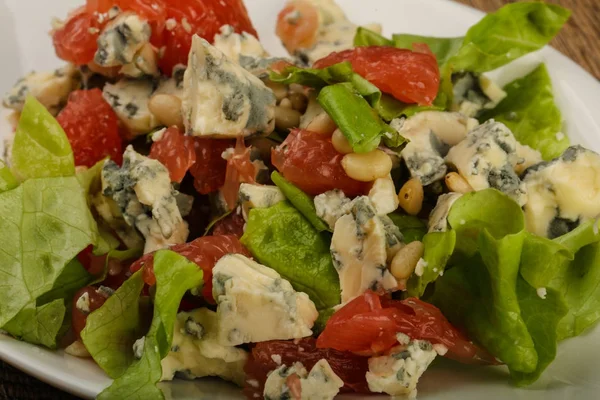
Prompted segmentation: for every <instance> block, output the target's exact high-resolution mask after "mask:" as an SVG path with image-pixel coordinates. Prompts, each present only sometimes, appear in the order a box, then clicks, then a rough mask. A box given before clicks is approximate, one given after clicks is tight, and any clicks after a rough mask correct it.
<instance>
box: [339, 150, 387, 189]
mask: <svg viewBox="0 0 600 400" xmlns="http://www.w3.org/2000/svg"><path fill="white" fill-rule="evenodd" d="M342 168H344V171H345V172H346V174H347V175H348V176H349V177H350V178H352V179H355V180H357V181H360V182H372V181H374V180H375V179H377V178H383V177H384V176H387V175H388V174H389V173H390V171H391V170H392V159H391V158H390V156H388V155H387V154H385V153H384V152H383V151H381V150H377V149H375V150H373V151H370V152H368V153H350V154H346V155H345V156H344V158H342Z"/></svg>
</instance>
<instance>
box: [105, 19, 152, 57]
mask: <svg viewBox="0 0 600 400" xmlns="http://www.w3.org/2000/svg"><path fill="white" fill-rule="evenodd" d="M150 35H152V29H151V28H150V24H148V22H147V21H144V20H142V19H141V18H140V17H139V16H137V15H136V14H135V13H132V12H125V13H122V14H120V15H119V16H118V17H116V18H115V19H114V20H112V21H111V22H109V23H108V25H106V27H105V28H104V30H103V31H102V33H101V34H100V36H99V37H98V50H97V51H96V54H95V55H94V62H95V63H96V64H98V65H100V66H102V67H116V66H120V65H126V64H129V63H131V62H133V61H134V58H135V56H136V54H137V52H138V50H140V49H141V48H142V47H144V45H145V44H146V43H148V42H149V41H150Z"/></svg>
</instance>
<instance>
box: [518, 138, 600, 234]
mask: <svg viewBox="0 0 600 400" xmlns="http://www.w3.org/2000/svg"><path fill="white" fill-rule="evenodd" d="M523 184H524V185H525V187H526V188H527V197H528V199H527V203H526V204H525V206H524V211H525V224H526V227H527V230H528V231H529V232H532V233H535V234H536V235H539V236H544V237H548V238H550V239H553V238H555V237H558V236H561V235H564V234H565V233H568V232H570V231H571V230H573V229H575V228H576V227H577V226H579V224H581V223H582V222H584V221H587V220H590V219H593V218H597V217H598V216H600V156H599V155H598V154H596V153H594V152H593V151H591V150H587V149H584V148H583V147H581V146H573V147H569V148H568V149H567V150H565V152H564V153H563V154H562V155H561V156H560V157H558V158H556V159H555V160H553V161H550V162H547V163H540V164H538V165H536V166H533V167H531V168H529V169H528V170H527V172H526V173H525V177H524V178H523Z"/></svg>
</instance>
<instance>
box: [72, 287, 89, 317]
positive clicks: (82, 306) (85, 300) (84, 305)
mask: <svg viewBox="0 0 600 400" xmlns="http://www.w3.org/2000/svg"><path fill="white" fill-rule="evenodd" d="M75 307H76V308H77V309H78V310H79V311H81V312H82V313H84V314H89V313H90V294H89V293H88V292H85V293H83V294H82V295H81V296H79V298H78V299H77V302H75Z"/></svg>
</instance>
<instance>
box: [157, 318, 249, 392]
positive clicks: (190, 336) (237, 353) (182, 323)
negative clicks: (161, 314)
mask: <svg viewBox="0 0 600 400" xmlns="http://www.w3.org/2000/svg"><path fill="white" fill-rule="evenodd" d="M218 333H219V328H218V321H217V313H215V312H214V311H211V310H209V309H207V308H200V309H197V310H194V311H190V312H181V313H179V314H177V320H176V321H175V327H174V329H173V343H172V344H171V351H170V352H169V354H168V355H167V356H166V357H165V358H164V359H163V360H162V361H161V366H162V370H163V374H162V380H163V381H164V380H172V379H173V378H174V377H175V375H176V374H181V375H183V376H184V377H185V378H187V379H195V378H202V377H205V376H218V377H220V378H222V379H225V380H227V381H231V382H234V383H236V384H237V385H239V386H243V384H244V380H245V373H244V364H245V363H246V360H247V359H248V353H247V352H246V351H245V350H243V349H240V348H237V347H233V346H223V345H221V344H220V343H219V341H218Z"/></svg>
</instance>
